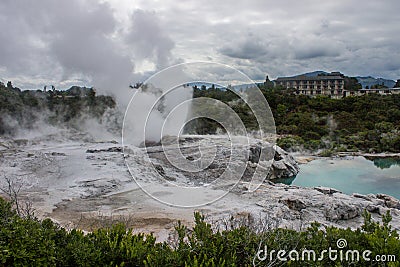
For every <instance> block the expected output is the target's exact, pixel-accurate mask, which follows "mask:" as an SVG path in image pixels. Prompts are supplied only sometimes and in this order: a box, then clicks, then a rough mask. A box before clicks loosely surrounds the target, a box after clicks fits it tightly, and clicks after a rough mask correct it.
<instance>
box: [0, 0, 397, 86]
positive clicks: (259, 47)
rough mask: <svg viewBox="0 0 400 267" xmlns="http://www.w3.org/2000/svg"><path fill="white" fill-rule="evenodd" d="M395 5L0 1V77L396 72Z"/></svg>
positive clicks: (55, 80)
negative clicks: (211, 66)
mask: <svg viewBox="0 0 400 267" xmlns="http://www.w3.org/2000/svg"><path fill="white" fill-rule="evenodd" d="M398 10H400V1H398V0H385V1H378V0H376V1H372V0H365V1H359V0H335V1H328V0H327V1H315V0H302V1H294V0H279V1H272V0H247V1H240V0H236V1H227V0H223V1H215V0H203V1H199V0H196V1H194V0H189V1H176V0H175V1H172V0H163V1H161V0H159V1H150V0H137V1H136V0H101V1H100V0H68V1H67V0H58V1H56V0H37V1H32V0H1V1H0V81H3V82H7V81H8V80H11V81H13V84H14V85H15V86H18V87H20V88H22V89H38V88H43V86H44V85H50V84H54V85H55V86H56V88H68V87H69V86H71V85H73V84H76V85H86V86H95V87H101V88H113V87H127V86H128V85H129V84H131V83H135V82H137V81H143V80H145V79H146V78H147V77H149V76H150V75H151V74H153V73H155V72H156V71H158V70H161V69H163V68H165V67H168V66H171V65H173V64H177V63H183V62H193V61H211V62H216V63H222V64H227V65H230V66H232V67H235V68H237V69H239V70H240V71H242V72H244V73H245V74H246V75H248V76H249V77H250V78H251V79H253V80H255V81H260V80H263V79H265V75H269V77H270V78H272V79H274V78H277V77H279V76H291V75H295V74H300V73H304V72H310V71H314V70H325V71H341V72H342V73H344V74H346V75H349V76H358V75H360V76H367V75H371V76H374V77H384V78H389V79H393V80H397V79H400V45H399V44H400V16H399V15H398ZM213 75H222V76H223V75H224V74H223V73H213Z"/></svg>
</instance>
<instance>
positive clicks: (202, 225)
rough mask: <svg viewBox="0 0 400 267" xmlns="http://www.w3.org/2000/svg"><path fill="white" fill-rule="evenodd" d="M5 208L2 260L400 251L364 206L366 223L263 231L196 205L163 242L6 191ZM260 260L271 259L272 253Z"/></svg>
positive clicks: (120, 262) (186, 260) (191, 262)
mask: <svg viewBox="0 0 400 267" xmlns="http://www.w3.org/2000/svg"><path fill="white" fill-rule="evenodd" d="M0 214H1V215H2V217H1V218H0V220H1V226H2V227H1V228H0V263H1V265H3V266H49V265H50V266H252V265H253V261H257V260H258V259H257V258H255V256H256V254H257V252H258V250H259V249H260V248H264V246H266V247H267V248H269V249H271V250H272V249H275V250H280V249H283V250H286V251H290V250H292V249H296V250H297V251H301V250H302V249H307V250H314V251H316V252H321V251H322V250H324V249H328V248H329V247H332V248H336V242H337V240H338V239H340V238H344V239H346V241H347V243H348V249H352V250H354V249H358V250H360V251H364V250H370V251H372V253H373V254H372V255H371V258H372V257H373V256H374V255H375V254H377V253H379V254H385V255H395V256H396V257H399V255H400V241H399V235H398V234H397V232H396V231H395V230H393V229H392V228H391V226H390V224H389V223H390V221H391V216H390V214H389V213H387V214H386V215H385V216H383V218H382V224H379V223H377V222H374V221H373V220H372V218H371V215H370V214H369V213H367V212H365V213H364V225H363V226H362V227H361V228H359V229H356V230H351V229H350V228H347V229H341V228H336V227H326V228H321V225H319V224H318V223H313V224H312V225H311V226H310V227H309V228H307V229H306V230H305V231H302V232H298V231H294V230H290V229H281V228H274V229H266V230H263V231H260V228H257V227H254V226H250V225H249V224H243V223H242V224H239V225H238V226H235V224H234V221H233V219H231V220H229V221H228V225H229V224H230V225H231V226H226V228H225V229H223V230H215V228H217V226H216V225H211V224H209V223H207V222H206V221H205V218H204V216H203V215H201V214H200V213H195V214H194V217H195V225H194V227H193V228H192V229H188V228H187V227H185V226H183V225H182V224H181V223H179V222H178V224H177V225H176V227H175V231H176V236H177V238H176V241H175V243H174V244H167V243H166V242H164V243H157V242H156V239H155V237H154V236H153V235H151V234H150V235H145V234H133V233H132V230H130V229H127V228H125V226H123V225H120V224H118V225H114V226H113V227H111V228H104V229H98V230H96V231H94V232H92V233H89V234H86V235H85V234H84V233H83V232H82V231H80V230H72V231H66V230H65V229H63V228H61V227H58V226H57V225H55V224H54V223H53V222H52V221H51V220H49V219H46V220H43V221H39V220H36V219H32V218H20V217H18V216H17V214H16V213H15V212H14V211H13V210H12V209H11V205H10V204H9V203H8V202H6V201H4V200H3V199H1V198H0ZM275 256H276V254H275ZM274 260H275V261H276V260H277V259H276V257H275V258H274ZM397 260H398V259H397ZM256 263H257V264H260V265H261V266H267V265H269V264H271V262H270V261H269V258H268V259H266V260H265V261H262V262H256ZM278 263H279V262H278ZM281 263H284V264H285V265H286V266H315V265H318V266H342V265H343V264H345V265H346V264H350V262H343V261H341V260H340V259H339V258H338V259H337V260H334V261H331V260H329V258H328V257H325V258H324V259H323V260H321V261H318V262H315V261H308V260H306V261H292V260H289V261H286V262H281ZM367 264H368V265H369V262H365V261H363V259H361V260H360V261H356V262H353V263H351V266H365V265H367ZM390 264H392V265H390ZM389 266H399V263H398V261H396V262H392V263H389Z"/></svg>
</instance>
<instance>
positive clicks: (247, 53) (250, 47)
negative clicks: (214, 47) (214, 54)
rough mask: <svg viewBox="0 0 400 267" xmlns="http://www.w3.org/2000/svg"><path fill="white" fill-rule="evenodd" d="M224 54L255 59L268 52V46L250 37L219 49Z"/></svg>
mask: <svg viewBox="0 0 400 267" xmlns="http://www.w3.org/2000/svg"><path fill="white" fill-rule="evenodd" d="M219 52H220V53H221V54H223V55H226V56H229V57H233V58H240V59H255V58H260V57H263V56H264V55H266V54H267V52H268V51H267V46H266V45H265V44H263V43H261V42H259V41H257V40H254V39H253V38H248V39H246V40H244V41H242V42H240V43H238V44H234V45H230V46H224V47H222V48H220V49H219Z"/></svg>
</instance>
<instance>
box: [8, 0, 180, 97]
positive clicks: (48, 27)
mask: <svg viewBox="0 0 400 267" xmlns="http://www.w3.org/2000/svg"><path fill="white" fill-rule="evenodd" d="M132 22H133V24H132V27H130V31H129V33H127V34H128V37H125V36H124V34H126V33H125V32H124V31H123V30H122V27H120V26H121V25H119V24H118V21H117V20H116V18H115V16H114V11H113V9H112V8H111V6H110V4H109V3H107V2H99V1H95V0H87V1H80V0H71V1H52V0H41V1H35V2H33V1H29V0H13V1H9V0H5V1H2V2H1V3H0V44H1V49H0V58H1V62H0V69H2V70H3V73H5V74H8V75H9V76H11V77H14V76H16V75H19V76H20V77H22V76H35V75H36V76H37V75H39V76H40V75H42V76H43V77H46V76H47V79H51V78H54V76H58V79H59V80H67V79H70V78H71V77H79V76H81V77H83V78H84V79H86V80H87V83H91V84H92V85H95V86H96V87H100V89H104V90H111V88H113V90H114V89H115V88H119V87H121V86H125V87H127V86H128V85H129V83H131V82H134V81H135V80H134V79H135V78H137V75H136V76H135V75H134V73H133V71H134V63H133V62H136V61H138V62H140V61H142V60H148V61H150V62H152V63H154V64H155V65H156V66H158V65H163V66H165V65H168V63H169V60H172V55H171V53H170V50H171V49H172V48H173V47H174V42H173V41H172V40H171V39H169V38H168V36H167V35H165V34H164V33H163V30H162V27H160V26H159V24H158V18H157V16H156V15H155V14H154V12H153V13H150V12H142V11H137V12H134V14H133V15H132ZM133 52H135V53H133ZM3 73H1V74H2V75H4V74H3ZM50 76H51V77H50ZM0 78H2V77H0ZM44 79H45V78H44ZM21 80H23V79H21Z"/></svg>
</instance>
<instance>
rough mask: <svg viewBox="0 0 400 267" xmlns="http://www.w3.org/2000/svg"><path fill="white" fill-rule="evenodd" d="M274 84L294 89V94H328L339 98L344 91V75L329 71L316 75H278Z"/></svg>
mask: <svg viewBox="0 0 400 267" xmlns="http://www.w3.org/2000/svg"><path fill="white" fill-rule="evenodd" d="M275 85H281V86H283V87H284V88H287V89H294V92H295V93H296V94H302V95H309V96H314V95H328V96H330V97H332V98H341V97H343V92H344V75H343V74H341V73H340V72H331V73H329V74H322V75H318V76H306V75H299V76H294V77H279V78H278V79H276V80H275Z"/></svg>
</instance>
